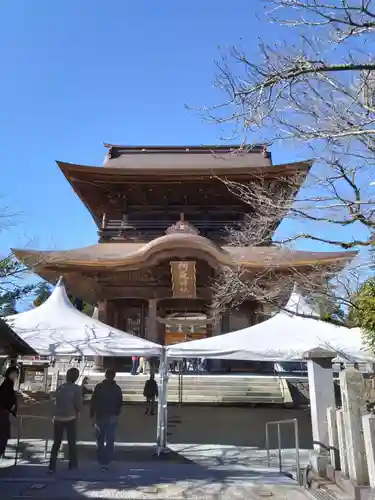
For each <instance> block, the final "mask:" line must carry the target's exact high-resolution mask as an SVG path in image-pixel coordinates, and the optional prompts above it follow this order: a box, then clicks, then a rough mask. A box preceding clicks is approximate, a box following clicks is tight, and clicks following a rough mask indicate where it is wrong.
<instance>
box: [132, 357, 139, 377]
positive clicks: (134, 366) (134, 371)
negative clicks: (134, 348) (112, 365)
mask: <svg viewBox="0 0 375 500" xmlns="http://www.w3.org/2000/svg"><path fill="white" fill-rule="evenodd" d="M137 368H138V356H132V371H131V374H132V375H137Z"/></svg>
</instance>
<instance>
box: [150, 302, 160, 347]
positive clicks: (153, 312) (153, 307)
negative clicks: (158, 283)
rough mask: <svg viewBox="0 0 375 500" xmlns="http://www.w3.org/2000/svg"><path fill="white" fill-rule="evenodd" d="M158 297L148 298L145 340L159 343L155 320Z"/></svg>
mask: <svg viewBox="0 0 375 500" xmlns="http://www.w3.org/2000/svg"><path fill="white" fill-rule="evenodd" d="M157 309H158V299H149V301H148V314H147V340H151V342H156V343H159V339H158V322H157V319H156V318H157Z"/></svg>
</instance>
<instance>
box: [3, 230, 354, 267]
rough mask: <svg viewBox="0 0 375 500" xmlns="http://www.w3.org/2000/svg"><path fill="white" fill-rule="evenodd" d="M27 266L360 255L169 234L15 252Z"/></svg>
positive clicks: (291, 262) (342, 259)
mask: <svg viewBox="0 0 375 500" xmlns="http://www.w3.org/2000/svg"><path fill="white" fill-rule="evenodd" d="M13 252H14V254H15V255H16V256H17V258H18V259H19V260H21V261H22V262H24V263H25V264H26V265H28V266H31V267H34V268H39V269H42V268H47V267H48V268H50V269H53V268H54V267H58V266H65V267H72V268H74V267H77V268H82V269H83V268H91V269H93V268H94V269H103V268H104V269H107V270H108V269H117V268H126V267H127V266H129V267H130V266H132V267H133V266H137V267H146V266H147V265H153V264H154V263H155V262H158V261H160V260H164V259H167V258H170V257H177V258H178V257H179V256H180V257H181V258H186V257H194V256H197V257H198V258H202V259H206V260H207V261H209V262H211V263H213V267H217V266H235V265H242V266H244V267H247V268H265V267H267V268H269V267H275V268H287V267H300V266H309V265H318V264H323V265H330V264H338V265H339V266H340V267H343V266H344V265H345V264H346V263H347V262H349V261H350V260H351V259H353V258H354V257H355V255H356V252H350V251H345V252H309V251H301V250H289V249H286V248H280V247H276V246H265V247H232V246H223V247H219V246H217V245H215V244H214V243H212V242H211V241H210V240H208V239H207V238H204V237H202V236H199V235H192V234H169V235H166V236H161V237H160V238H156V239H154V240H152V241H151V242H149V243H132V242H115V243H98V244H96V245H91V246H88V247H84V248H78V249H74V250H62V251H41V250H22V249H13Z"/></svg>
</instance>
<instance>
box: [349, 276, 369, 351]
mask: <svg viewBox="0 0 375 500" xmlns="http://www.w3.org/2000/svg"><path fill="white" fill-rule="evenodd" d="M352 302H353V306H352V308H351V310H350V312H349V321H350V323H351V324H352V326H358V327H360V328H361V329H362V330H363V335H364V340H365V341H366V343H367V344H368V345H369V347H370V348H371V350H373V351H375V278H370V279H368V280H367V281H366V282H365V283H364V284H363V285H362V286H361V288H360V289H359V291H358V293H357V294H356V296H355V297H354V298H353V300H352Z"/></svg>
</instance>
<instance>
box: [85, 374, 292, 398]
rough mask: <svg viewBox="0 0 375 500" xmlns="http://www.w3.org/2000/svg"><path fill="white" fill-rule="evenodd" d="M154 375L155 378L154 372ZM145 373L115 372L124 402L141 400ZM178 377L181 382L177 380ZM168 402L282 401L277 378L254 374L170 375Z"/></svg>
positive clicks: (92, 377)
mask: <svg viewBox="0 0 375 500" xmlns="http://www.w3.org/2000/svg"><path fill="white" fill-rule="evenodd" d="M87 376H88V387H89V388H91V389H93V388H94V386H95V385H96V384H97V383H98V382H100V381H101V380H103V375H102V374H100V373H90V374H87ZM156 378H158V377H157V376H156ZM146 380H147V376H144V375H138V376H131V375H129V374H121V373H118V374H117V376H116V382H117V383H118V384H119V386H120V387H121V389H122V391H123V397H124V401H125V402H143V401H144V397H143V387H144V384H145V381H146ZM181 380H182V382H181ZM168 402H169V403H188V404H189V403H190V404H219V405H232V404H262V403H263V404H264V403H269V404H284V403H285V402H286V398H285V394H284V390H283V387H282V384H280V379H279V378H278V377H273V376H256V375H184V376H182V377H181V378H179V377H178V376H177V375H170V377H169V382H168Z"/></svg>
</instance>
